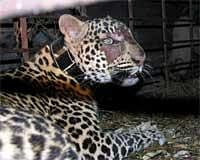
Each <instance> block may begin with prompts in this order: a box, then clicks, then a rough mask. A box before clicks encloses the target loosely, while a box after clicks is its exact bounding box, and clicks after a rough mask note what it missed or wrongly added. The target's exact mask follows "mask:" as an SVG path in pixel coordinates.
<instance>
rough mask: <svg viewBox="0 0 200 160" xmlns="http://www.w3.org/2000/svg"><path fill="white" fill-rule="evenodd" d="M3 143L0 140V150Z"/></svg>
mask: <svg viewBox="0 0 200 160" xmlns="http://www.w3.org/2000/svg"><path fill="white" fill-rule="evenodd" d="M2 146H3V143H2V140H0V150H1V149H2Z"/></svg>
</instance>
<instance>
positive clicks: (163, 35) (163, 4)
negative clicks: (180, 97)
mask: <svg viewBox="0 0 200 160" xmlns="http://www.w3.org/2000/svg"><path fill="white" fill-rule="evenodd" d="M161 6H162V38H163V42H166V41H167V37H166V34H167V33H166V30H167V29H166V6H165V0H162V4H161ZM163 54H164V66H165V67H164V73H165V87H166V88H165V89H166V92H165V94H166V95H167V94H168V87H169V75H168V68H167V64H168V62H167V44H166V43H163Z"/></svg>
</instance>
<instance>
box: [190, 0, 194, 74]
mask: <svg viewBox="0 0 200 160" xmlns="http://www.w3.org/2000/svg"><path fill="white" fill-rule="evenodd" d="M192 5H193V4H192V0H189V17H190V19H193V10H192V9H193V6H192ZM192 40H193V23H190V56H191V69H192V73H193V71H194V67H193V64H192V60H193V52H194V45H193V41H192Z"/></svg>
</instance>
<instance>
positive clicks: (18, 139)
mask: <svg viewBox="0 0 200 160" xmlns="http://www.w3.org/2000/svg"><path fill="white" fill-rule="evenodd" d="M11 143H12V144H15V145H16V147H17V148H19V149H21V150H23V138H22V137H21V136H16V135H14V136H12V139H11Z"/></svg>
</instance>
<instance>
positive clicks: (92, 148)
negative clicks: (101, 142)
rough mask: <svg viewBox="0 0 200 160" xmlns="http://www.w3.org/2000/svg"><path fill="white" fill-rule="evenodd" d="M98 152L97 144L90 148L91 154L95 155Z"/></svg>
mask: <svg viewBox="0 0 200 160" xmlns="http://www.w3.org/2000/svg"><path fill="white" fill-rule="evenodd" d="M96 150H97V147H96V144H94V143H92V144H91V146H90V148H89V152H90V153H95V152H96Z"/></svg>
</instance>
